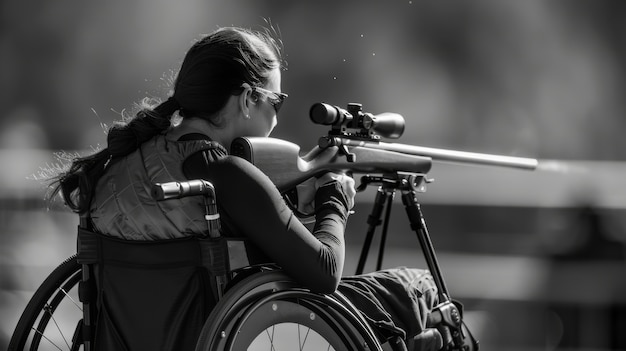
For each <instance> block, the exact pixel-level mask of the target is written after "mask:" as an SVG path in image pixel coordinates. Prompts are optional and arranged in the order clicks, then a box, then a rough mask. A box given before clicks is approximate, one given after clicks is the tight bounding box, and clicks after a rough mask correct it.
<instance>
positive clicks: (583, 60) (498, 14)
mask: <svg viewBox="0 0 626 351" xmlns="http://www.w3.org/2000/svg"><path fill="white" fill-rule="evenodd" d="M266 21H270V22H271V24H272V25H273V26H274V27H275V28H276V29H279V30H280V32H281V37H282V40H283V42H284V48H285V53H286V55H287V56H286V59H287V61H288V70H287V71H286V72H284V74H283V85H282V88H283V91H285V92H287V93H289V99H288V100H287V102H286V104H285V105H284V107H283V110H281V114H280V116H279V126H278V127H277V129H276V130H275V132H274V134H273V136H274V137H278V138H283V139H287V140H290V141H293V142H295V143H298V144H299V145H301V147H302V149H303V150H308V149H310V148H311V147H313V146H314V145H315V144H316V142H317V139H318V137H320V136H322V135H324V134H325V133H326V131H327V130H326V129H325V128H323V127H321V126H315V125H313V124H312V123H311V122H310V121H309V117H308V110H309V108H310V106H311V105H312V104H313V103H315V102H327V103H331V104H334V105H338V106H341V107H345V106H346V104H347V103H349V102H360V103H362V104H363V108H364V110H365V111H368V112H372V113H375V114H376V113H381V112H396V113H399V114H402V115H403V116H404V117H405V119H406V123H407V128H406V130H405V133H404V135H403V136H402V138H400V139H399V140H397V141H396V142H401V143H406V144H413V145H420V146H429V147H437V148H445V149H454V150H464V151H474V152H484V153H493V154H502V155H511V156H524V157H533V158H538V159H540V160H541V162H540V167H539V169H538V170H536V171H523V170H513V169H504V168H497V167H477V166H467V165H455V164H446V163H436V164H435V165H434V167H433V172H432V174H431V175H430V176H431V177H432V178H434V179H435V182H434V183H432V184H430V185H429V187H428V191H427V192H426V193H425V194H423V195H422V197H421V200H422V210H423V211H424V214H425V216H426V219H427V222H428V225H429V229H430V232H431V237H432V240H433V243H434V246H435V248H436V250H437V253H438V258H439V260H440V264H441V266H442V271H443V273H444V277H445V279H446V283H447V285H448V288H449V290H450V292H451V295H452V297H453V298H455V299H458V300H461V301H462V302H463V303H464V304H465V309H466V320H467V322H468V324H469V325H470V328H471V329H472V330H473V331H474V334H475V335H476V336H477V337H478V338H479V340H480V341H481V344H482V348H483V349H484V350H490V349H498V350H626V333H625V332H626V274H625V273H626V269H625V268H626V266H625V260H624V258H625V253H626V251H625V247H626V246H625V245H626V218H625V216H624V214H625V213H624V210H625V209H626V180H625V179H624V175H626V163H624V161H626V141H624V140H625V139H624V137H623V134H624V132H625V131H626V118H625V114H626V99H624V96H625V91H626V65H625V64H624V63H625V62H626V2H623V1H619V0H594V1H591V0H569V1H565V0H551V1H516V0H472V1H453V0H436V1H435V0H401V1H400V0H398V1H385V2H383V1H373V0H371V1H315V2H305V1H269V0H265V1H260V0H257V1H202V0H182V1H176V2H174V1H164V0H135V1H132V2H128V1H100V2H85V1H76V0H57V1H32V0H20V1H18V0H4V1H2V2H0V77H1V79H0V92H1V93H0V162H1V164H2V167H0V315H2V318H0V348H4V347H6V345H7V344H8V339H9V338H10V335H11V333H12V331H13V328H14V327H15V324H16V322H17V319H18V318H19V315H20V313H21V311H22V310H23V308H24V306H25V304H26V303H27V301H28V299H29V298H30V296H31V295H32V293H33V291H34V290H35V289H36V288H37V287H38V286H39V284H41V281H42V280H43V279H44V277H45V276H47V274H48V273H49V272H50V271H51V270H52V269H53V268H54V267H55V266H56V265H57V264H59V263H60V262H61V261H62V260H63V259H64V258H66V257H68V256H70V255H71V254H72V253H74V250H75V228H76V225H77V218H76V216H75V215H73V214H72V213H70V212H69V211H68V210H67V209H64V208H63V207H62V206H61V205H60V204H53V205H51V206H48V205H47V204H46V203H45V202H44V195H45V193H46V191H47V189H46V182H45V180H44V179H42V178H45V177H46V176H48V175H49V173H50V172H49V171H50V170H54V169H55V168H56V167H57V162H58V158H57V157H56V156H55V155H59V153H72V152H76V151H79V152H89V151H90V150H93V149H94V148H98V147H100V146H102V145H104V144H105V143H106V135H105V133H104V129H103V127H104V126H107V125H110V124H111V123H113V121H116V120H119V119H121V117H122V115H123V114H124V113H128V112H129V111H132V108H133V104H134V103H135V102H137V101H139V100H140V99H141V98H143V97H146V96H149V97H167V96H168V94H169V86H168V82H171V80H172V79H173V77H174V76H175V72H176V71H177V69H178V67H179V65H180V63H181V61H182V59H183V55H184V54H185V52H186V50H187V49H188V48H189V47H190V46H191V44H192V43H193V41H194V40H195V39H197V38H199V36H200V35H201V34H204V33H210V32H212V31H213V30H215V29H216V28H217V27H219V26H231V25H235V26H243V27H251V28H254V29H262V28H263V27H264V26H267V22H266ZM357 200H358V203H357V206H356V214H355V215H354V216H353V217H351V219H350V222H349V224H348V233H347V238H348V239H347V240H348V245H349V247H348V262H347V267H346V274H351V273H352V272H354V269H355V267H356V262H357V260H358V256H359V253H360V250H361V245H362V243H363V239H364V236H365V231H366V229H367V226H366V223H365V220H366V218H367V215H368V214H369V210H370V208H371V205H372V200H373V193H371V192H368V193H365V194H360V195H359V196H358V198H357ZM396 200H397V201H396V205H395V206H394V211H393V212H392V224H391V225H390V228H389V230H390V231H389V235H388V239H387V245H386V254H385V258H384V261H383V262H382V265H383V266H384V267H392V266H397V265H406V266H419V267H424V262H423V260H422V258H421V250H420V247H419V244H418V242H417V239H416V237H415V234H414V233H413V232H412V231H411V230H410V228H409V226H408V221H407V220H406V218H405V217H406V216H405V215H404V209H403V208H402V205H401V204H400V203H399V199H396ZM377 243H378V236H377V237H376V240H375V241H374V246H373V248H372V252H371V258H370V260H368V266H367V267H366V270H371V269H374V268H375V266H374V265H375V256H376V254H377V253H376V252H375V251H376V250H377Z"/></svg>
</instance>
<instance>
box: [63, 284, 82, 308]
mask: <svg viewBox="0 0 626 351" xmlns="http://www.w3.org/2000/svg"><path fill="white" fill-rule="evenodd" d="M59 290H61V292H62V293H63V294H64V295H65V297H67V298H68V299H70V301H72V303H73V304H74V306H76V307H77V308H78V309H79V310H80V311H81V312H82V311H83V306H82V305H81V304H79V303H78V302H76V300H74V298H73V297H71V296H70V294H69V293H68V292H67V291H66V290H65V289H59Z"/></svg>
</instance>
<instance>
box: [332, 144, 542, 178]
mask: <svg viewBox="0 0 626 351" xmlns="http://www.w3.org/2000/svg"><path fill="white" fill-rule="evenodd" d="M334 139H335V140H334V144H335V145H342V144H343V145H346V146H361V147H367V148H372V149H383V150H388V151H395V152H400V153H404V154H411V155H416V156H427V157H431V158H432V159H433V161H442V162H453V163H469V164H479V165H487V166H500V167H510V168H519V169H525V170H531V171H532V170H535V169H536V168H537V166H538V164H539V162H538V161H537V159H534V158H526V157H515V156H503V155H493V154H483V153H475V152H466V151H456V150H446V149H438V148H430V147H423V146H414V145H407V144H398V143H385V142H371V141H363V140H354V139H349V138H339V137H336V138H334Z"/></svg>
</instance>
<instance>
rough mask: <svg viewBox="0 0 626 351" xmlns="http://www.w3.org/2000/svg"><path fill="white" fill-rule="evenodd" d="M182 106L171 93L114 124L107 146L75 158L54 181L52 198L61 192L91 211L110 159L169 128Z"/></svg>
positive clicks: (80, 208)
mask: <svg viewBox="0 0 626 351" xmlns="http://www.w3.org/2000/svg"><path fill="white" fill-rule="evenodd" d="M179 109H180V105H179V104H178V102H177V100H176V99H175V98H174V97H170V98H169V99H167V100H166V101H165V102H163V103H161V104H160V105H158V106H156V107H154V108H152V109H150V108H144V109H142V110H141V111H139V112H138V113H137V114H136V115H135V117H133V118H132V119H131V120H129V121H128V122H125V123H118V124H116V125H114V126H113V127H111V128H110V129H109V131H108V135H107V148H105V149H103V150H101V151H99V152H98V153H96V154H93V155H89V156H85V157H79V158H77V159H75V160H74V161H73V162H72V164H71V166H70V168H69V170H68V171H67V172H65V173H63V174H61V175H60V176H59V177H58V178H57V179H56V180H55V181H54V182H53V184H52V187H53V191H52V192H51V193H50V199H53V198H54V196H55V195H56V194H58V193H59V192H60V193H61V195H62V196H63V200H64V201H65V204H66V205H67V206H68V207H69V208H70V209H71V210H72V211H74V212H77V213H80V214H82V213H85V212H86V211H88V210H89V205H90V203H91V198H92V196H93V190H94V188H95V185H96V183H97V182H98V179H100V176H101V175H102V174H103V173H104V170H105V169H106V166H107V165H108V164H109V162H112V161H114V160H115V158H118V157H123V156H126V155H128V154H130V153H131V152H133V151H135V150H136V149H137V148H139V146H140V145H141V144H142V143H144V142H146V141H148V140H150V139H151V138H152V137H154V136H155V135H157V134H159V133H161V132H163V131H165V130H167V129H168V128H169V127H170V125H171V121H170V119H171V117H172V115H173V114H174V112H176V111H177V110H179Z"/></svg>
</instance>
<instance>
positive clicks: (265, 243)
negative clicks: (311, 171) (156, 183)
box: [179, 134, 347, 293]
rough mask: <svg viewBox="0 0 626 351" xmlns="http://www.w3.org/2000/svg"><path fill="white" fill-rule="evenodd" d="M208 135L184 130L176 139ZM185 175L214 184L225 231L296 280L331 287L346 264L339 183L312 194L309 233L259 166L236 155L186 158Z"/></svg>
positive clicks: (202, 154) (314, 286) (313, 286)
mask: <svg viewBox="0 0 626 351" xmlns="http://www.w3.org/2000/svg"><path fill="white" fill-rule="evenodd" d="M199 138H206V137H204V136H203V135H200V134H188V135H185V136H183V137H181V138H180V139H179V140H192V139H199ZM183 172H184V173H185V176H186V177H187V178H188V179H200V178H201V179H206V180H209V181H210V182H211V183H213V185H214V186H215V190H216V196H217V204H218V208H219V212H220V216H221V221H222V229H223V231H224V235H226V236H234V237H246V238H248V239H250V240H251V241H252V243H253V244H254V245H256V246H257V247H258V248H259V249H260V250H261V251H262V252H263V253H264V254H265V255H267V257H268V258H269V259H271V260H272V261H273V262H274V263H276V264H277V265H279V266H280V267H281V268H282V269H283V270H285V272H286V273H287V274H288V275H290V276H291V277H292V278H293V279H294V280H296V281H297V282H298V283H300V284H302V285H303V286H305V287H307V288H309V289H311V290H313V291H317V292H324V293H327V292H332V291H334V290H335V289H336V288H337V286H338V284H339V281H340V279H341V275H342V271H343V265H344V253H345V243H344V230H345V224H346V219H347V205H346V204H347V200H346V198H345V195H344V192H343V190H342V188H341V184H340V183H338V182H332V183H329V184H326V185H324V186H322V187H320V188H319V189H318V191H317V192H316V195H315V210H316V222H315V225H314V227H313V230H312V232H311V231H309V229H308V228H307V227H306V226H305V225H304V224H302V222H300V220H298V218H297V217H296V216H295V215H294V213H293V211H292V210H291V209H290V208H289V207H288V206H287V204H286V203H285V201H284V199H283V197H282V195H281V194H280V192H279V191H278V189H277V188H276V186H275V185H274V184H273V183H272V181H271V180H270V179H269V177H267V176H266V175H265V174H264V173H263V172H262V171H261V170H259V169H258V168H257V167H256V166H254V165H252V164H251V163H249V162H248V161H246V160H244V159H242V158H239V157H236V156H227V155H226V154H225V153H224V154H223V157H215V150H213V151H211V150H208V151H202V152H198V153H196V154H193V155H191V156H190V157H188V158H187V159H186V160H185V162H184V164H183Z"/></svg>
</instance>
